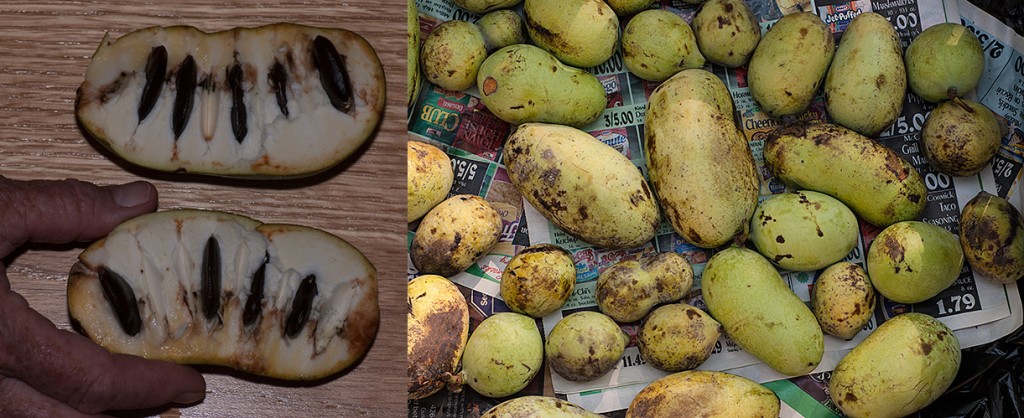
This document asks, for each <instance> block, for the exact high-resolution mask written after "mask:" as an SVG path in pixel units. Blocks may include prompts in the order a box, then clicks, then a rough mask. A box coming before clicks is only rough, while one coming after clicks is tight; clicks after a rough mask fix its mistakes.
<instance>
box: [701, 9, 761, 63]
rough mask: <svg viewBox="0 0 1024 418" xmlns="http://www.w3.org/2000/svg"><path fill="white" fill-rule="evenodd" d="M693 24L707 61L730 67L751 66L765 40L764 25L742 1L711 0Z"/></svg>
mask: <svg viewBox="0 0 1024 418" xmlns="http://www.w3.org/2000/svg"><path fill="white" fill-rule="evenodd" d="M690 23H691V24H693V32H694V35H696V37H697V46H698V47H699V48H700V52H701V54H703V55H704V58H707V60H708V61H711V62H713V63H715V64H718V65H721V66H723V67H726V68H736V67H742V66H744V65H747V62H749V61H750V57H751V55H753V54H754V49H756V48H757V44H758V42H760V41H761V25H760V24H758V21H757V17H756V16H754V12H753V11H751V10H750V7H748V6H747V3H746V2H744V1H742V0H708V2H707V3H704V5H703V6H701V9H700V11H698V12H697V15H696V16H694V17H693V21H692V22H690Z"/></svg>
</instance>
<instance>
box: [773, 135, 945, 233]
mask: <svg viewBox="0 0 1024 418" xmlns="http://www.w3.org/2000/svg"><path fill="white" fill-rule="evenodd" d="M764 161H765V166H766V167H768V169H769V170H771V171H772V173H774V175H775V177H776V178H778V179H779V180H782V181H784V182H785V183H786V184H789V185H793V186H795V187H796V188H800V189H807V190H814V191H817V192H821V193H825V194H827V195H829V196H832V197H834V198H836V199H839V201H841V202H843V203H844V204H846V206H847V207H849V208H850V210H852V211H853V213H855V214H857V216H860V217H861V218H862V219H864V220H865V221H867V222H869V223H871V224H872V225H875V226H878V227H882V228H884V227H886V226H889V225H892V224H894V223H896V222H900V221H906V220H911V219H917V217H918V216H920V215H921V212H923V211H924V206H925V203H926V202H925V201H926V199H925V197H926V196H927V193H928V192H927V190H926V189H925V185H924V178H922V177H921V174H920V173H918V172H917V170H916V169H915V168H914V167H913V166H911V165H910V163H909V162H907V161H906V160H904V159H903V158H901V157H900V156H899V155H897V154H896V153H895V152H893V151H892V150H890V149H889V148H886V147H885V146H883V145H881V144H879V143H877V142H875V141H874V140H872V139H870V138H867V137H865V136H863V135H860V134H858V133H856V132H854V131H851V130H849V129H846V128H843V127H842V126H838V125H831V124H824V123H796V124H793V125H788V126H785V127H782V128H779V129H776V130H774V131H772V132H771V133H770V134H768V139H767V140H766V141H765V145H764Z"/></svg>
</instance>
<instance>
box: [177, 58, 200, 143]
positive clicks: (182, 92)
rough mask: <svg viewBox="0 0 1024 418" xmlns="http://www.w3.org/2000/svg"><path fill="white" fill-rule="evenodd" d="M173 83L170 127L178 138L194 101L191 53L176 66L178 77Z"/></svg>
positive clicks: (192, 59)
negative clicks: (172, 110) (172, 108)
mask: <svg viewBox="0 0 1024 418" xmlns="http://www.w3.org/2000/svg"><path fill="white" fill-rule="evenodd" d="M174 85H175V89H176V91H177V94H176V95H175V96H174V113H173V115H172V118H171V129H173V130H174V139H178V137H179V136H181V132H182V131H184V130H185V125H187V124H188V118H189V116H192V103H193V102H194V101H195V93H196V60H195V59H194V58H192V56H191V55H189V56H187V57H185V61H183V62H182V63H181V67H179V68H178V77H177V80H176V82H175V84H174Z"/></svg>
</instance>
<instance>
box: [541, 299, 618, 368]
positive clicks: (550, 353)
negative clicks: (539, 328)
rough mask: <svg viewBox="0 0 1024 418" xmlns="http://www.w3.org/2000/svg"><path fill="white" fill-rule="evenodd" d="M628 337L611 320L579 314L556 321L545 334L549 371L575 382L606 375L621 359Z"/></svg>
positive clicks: (584, 313)
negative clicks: (546, 336) (546, 334)
mask: <svg viewBox="0 0 1024 418" xmlns="http://www.w3.org/2000/svg"><path fill="white" fill-rule="evenodd" d="M628 343H629V335H627V334H626V333H625V332H623V331H622V329H621V328H619V325H618V324H616V323H615V321H613V320H612V319H611V318H609V317H607V316H605V315H603V314H601V313H599V312H592V311H580V312H576V313H573V314H570V315H569V316H566V317H565V318H562V319H561V320H560V321H558V323H557V324H555V326H554V327H553V328H551V333H549V334H548V338H547V342H546V343H545V349H544V352H545V353H546V356H547V359H548V365H549V366H551V370H554V371H555V373H558V375H559V376H562V377H564V378H565V379H567V380H571V381H574V382H586V381H590V380H594V379H597V378H598V377H601V376H603V375H604V374H605V373H608V372H609V371H610V370H611V369H613V368H615V365H616V364H618V363H619V359H621V358H622V353H623V351H625V350H626V344H628Z"/></svg>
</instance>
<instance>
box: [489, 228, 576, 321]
mask: <svg viewBox="0 0 1024 418" xmlns="http://www.w3.org/2000/svg"><path fill="white" fill-rule="evenodd" d="M574 287H576V264H575V262H573V260H572V254H570V253H569V252H568V251H566V250H565V249H563V248H562V247H559V246H557V245H554V244H537V245H533V246H530V247H527V248H524V249H523V250H522V251H520V252H519V253H518V254H516V255H515V256H514V257H512V260H510V261H509V262H508V265H506V266H505V270H504V272H502V274H501V298H502V299H504V300H505V304H507V305H508V307H509V308H510V309H512V311H513V312H518V313H521V314H524V315H529V316H532V317H534V318H540V317H542V316H544V315H547V314H549V313H551V312H554V311H556V310H558V308H561V307H562V305H564V304H565V301H566V300H568V299H569V295H571V294H572V290H573V288H574Z"/></svg>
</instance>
